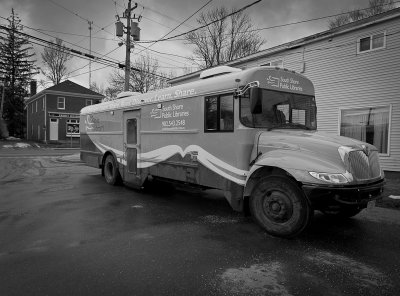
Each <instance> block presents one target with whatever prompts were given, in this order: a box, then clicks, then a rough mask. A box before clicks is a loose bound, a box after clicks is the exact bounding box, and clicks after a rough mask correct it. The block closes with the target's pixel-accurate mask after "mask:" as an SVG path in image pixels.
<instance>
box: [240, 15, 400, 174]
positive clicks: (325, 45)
mask: <svg viewBox="0 0 400 296" xmlns="http://www.w3.org/2000/svg"><path fill="white" fill-rule="evenodd" d="M382 31H385V32H386V47H385V48H383V49H380V50H376V51H371V52H367V53H357V41H358V39H359V38H362V37H366V36H368V35H370V34H376V33H379V32H382ZM277 58H282V59H283V61H284V67H285V68H288V69H290V70H294V71H296V72H300V73H301V72H302V71H303V67H304V70H305V71H304V73H302V74H303V75H305V76H307V77H308V78H310V79H311V80H312V81H313V83H314V86H315V91H316V98H317V107H318V113H317V116H318V117H317V121H318V129H319V130H321V131H326V132H330V133H334V134H339V133H340V130H339V120H340V110H341V109H352V108H363V107H377V106H391V112H392V113H391V122H390V131H389V132H390V135H389V137H390V143H389V145H390V146H389V155H381V161H382V167H383V168H384V169H385V170H389V171H400V18H399V17H398V18H396V19H393V20H390V21H386V22H383V23H380V24H373V25H370V26H367V27H364V28H362V29H358V30H355V31H352V32H348V33H344V34H341V35H338V36H335V37H333V38H331V39H328V38H326V39H324V40H320V41H316V42H313V43H309V44H307V45H304V46H302V47H297V48H295V49H288V50H285V51H284V52H278V53H275V54H269V55H268V56H265V57H262V58H260V59H258V60H253V61H250V62H246V63H242V64H237V63H236V64H235V66H236V67H246V68H249V67H255V66H259V65H262V64H264V63H266V62H268V61H271V60H274V59H277Z"/></svg>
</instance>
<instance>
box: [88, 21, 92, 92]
mask: <svg viewBox="0 0 400 296" xmlns="http://www.w3.org/2000/svg"><path fill="white" fill-rule="evenodd" d="M88 24H89V54H90V55H92V24H93V21H88ZM91 84H92V59H90V60H89V88H90V86H91Z"/></svg>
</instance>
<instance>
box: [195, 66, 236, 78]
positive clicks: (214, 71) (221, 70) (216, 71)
mask: <svg viewBox="0 0 400 296" xmlns="http://www.w3.org/2000/svg"><path fill="white" fill-rule="evenodd" d="M240 71H242V70H240V69H239V68H234V67H229V66H219V67H215V68H211V69H208V70H204V71H203V72H201V74H200V79H207V78H210V77H213V76H218V75H223V74H228V73H233V72H240Z"/></svg>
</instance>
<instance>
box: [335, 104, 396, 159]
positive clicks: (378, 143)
mask: <svg viewBox="0 0 400 296" xmlns="http://www.w3.org/2000/svg"><path fill="white" fill-rule="evenodd" d="M340 115H341V117H340V135H341V136H346V137H350V138H353V139H357V140H360V141H364V142H367V143H369V144H372V145H374V146H375V147H376V148H378V151H379V153H382V154H388V153H389V149H388V147H389V126H390V125H389V122H390V121H389V119H390V106H384V107H370V108H357V109H346V110H344V109H342V110H341V114H340Z"/></svg>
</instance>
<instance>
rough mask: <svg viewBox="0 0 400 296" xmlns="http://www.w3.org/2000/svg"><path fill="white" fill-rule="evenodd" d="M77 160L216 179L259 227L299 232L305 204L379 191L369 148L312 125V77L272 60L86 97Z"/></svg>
mask: <svg viewBox="0 0 400 296" xmlns="http://www.w3.org/2000/svg"><path fill="white" fill-rule="evenodd" d="M80 133H81V160H82V161H84V162H85V163H86V164H87V165H89V166H93V167H96V168H99V169H101V171H102V174H103V176H104V177H105V180H106V182H107V183H109V184H111V185H113V184H116V183H117V182H118V181H123V182H124V183H125V184H127V185H130V186H134V187H137V188H141V187H143V186H144V185H145V183H146V182H147V181H149V180H159V181H164V182H165V181H166V182H178V183H184V184H187V185H190V186H197V187H200V188H203V189H210V188H213V189H220V190H222V191H223V192H224V196H225V197H226V199H227V201H228V202H229V204H230V205H231V207H232V208H233V209H234V210H236V211H244V212H246V213H249V214H250V215H252V216H253V218H254V220H255V221H256V222H257V223H258V224H259V225H260V226H261V227H263V228H264V229H265V230H266V231H267V232H268V233H270V234H272V235H276V236H281V237H293V236H296V235H298V234H300V233H301V232H302V231H303V230H304V229H305V228H306V227H307V225H309V223H310V221H311V220H312V216H313V213H314V210H319V211H322V212H323V213H325V214H327V215H331V216H337V217H351V216H354V215H356V214H358V213H359V212H360V211H361V210H362V209H363V208H366V207H367V206H369V205H373V203H374V202H375V200H376V199H378V198H380V196H381V193H382V192H383V186H384V183H385V180H384V175H383V171H382V170H381V168H380V165H379V158H378V151H377V149H376V148H375V147H374V146H372V145H370V144H368V143H364V142H360V141H357V140H354V139H351V138H346V137H340V136H336V135H331V134H327V133H322V132H319V131H317V108H316V102H315V96H314V87H313V84H312V82H311V81H310V80H309V79H307V78H306V77H304V76H303V75H300V74H297V73H295V72H293V71H288V70H286V69H280V68H274V67H257V68H251V69H247V70H240V69H236V68H231V67H226V66H221V67H216V68H213V69H209V70H205V71H203V72H202V73H201V75H200V79H199V80H198V81H194V82H190V83H187V84H182V85H178V86H174V87H171V88H166V89H162V90H158V91H154V92H150V93H145V94H134V93H122V94H121V95H120V96H119V98H118V99H117V100H114V101H109V102H104V103H101V104H97V105H92V106H87V107H85V108H83V109H82V110H81V114H80Z"/></svg>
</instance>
